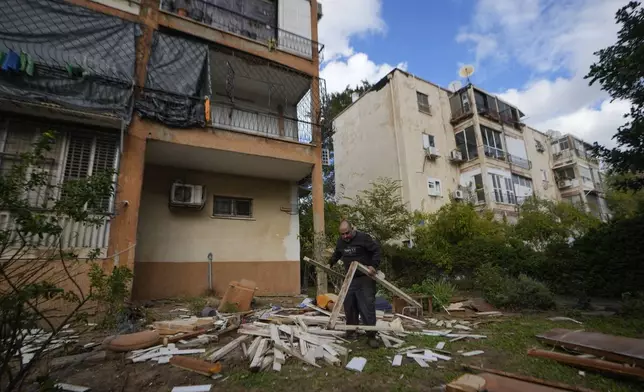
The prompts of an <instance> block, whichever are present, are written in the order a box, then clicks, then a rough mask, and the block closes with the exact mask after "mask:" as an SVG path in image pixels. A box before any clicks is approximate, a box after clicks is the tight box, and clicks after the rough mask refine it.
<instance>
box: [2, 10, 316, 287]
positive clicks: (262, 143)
mask: <svg viewBox="0 0 644 392" xmlns="http://www.w3.org/2000/svg"><path fill="white" fill-rule="evenodd" d="M9 3H11V4H7V5H5V7H3V8H4V10H3V11H2V16H3V20H4V22H3V27H0V51H2V52H3V53H5V54H7V53H8V54H10V55H11V56H14V55H18V58H21V57H24V58H25V59H27V58H29V59H30V60H29V62H31V64H32V65H31V67H32V69H31V71H30V72H28V71H27V70H28V69H29V68H25V67H21V66H20V65H19V63H18V67H17V68H16V69H9V70H8V69H7V68H6V67H3V68H2V70H1V71H0V117H1V120H2V121H0V124H2V128H1V130H0V140H1V141H2V143H0V152H1V153H2V161H0V164H1V165H2V166H3V167H2V169H4V170H6V169H7V168H8V167H9V165H10V162H11V159H12V158H15V159H18V154H19V153H20V152H21V151H25V150H26V149H28V148H30V146H31V143H33V141H34V139H35V138H36V137H37V136H38V135H39V134H40V133H41V132H42V131H43V130H55V131H57V133H58V135H59V136H58V137H57V139H56V140H57V141H56V145H55V148H54V149H52V151H51V176H52V180H51V181H52V184H54V183H60V182H64V181H66V180H69V179H74V178H85V177H87V176H91V175H92V173H94V172H97V171H100V170H102V169H105V168H110V169H113V170H115V172H116V173H117V174H116V176H115V188H116V193H115V195H114V197H113V198H112V200H109V201H106V203H105V208H104V210H103V212H102V213H103V214H105V215H106V217H107V220H106V223H105V224H104V225H103V226H102V227H78V225H74V222H70V224H69V225H66V226H65V230H66V232H65V235H64V236H63V237H64V241H65V243H64V247H66V248H74V249H76V250H78V251H79V252H80V253H81V254H82V252H83V251H89V250H90V249H94V248H99V249H100V250H101V257H102V258H103V260H104V261H103V266H104V267H105V268H109V267H110V266H112V265H122V266H127V267H129V268H130V269H132V270H133V271H134V276H135V277H134V282H133V293H132V295H133V298H135V299H154V298H168V297H176V296H195V295H202V294H204V293H205V292H207V291H214V292H216V293H218V294H221V293H223V292H224V291H225V290H226V288H227V287H228V284H229V282H230V281H232V280H240V279H248V280H253V281H255V282H256V283H257V287H258V294H260V295H261V294H265V295H268V294H270V295H281V294H284V295H288V294H299V292H300V254H299V252H300V245H299V221H298V209H297V205H298V182H300V181H301V180H302V179H304V178H311V182H312V194H313V204H314V211H315V212H316V213H315V219H316V222H315V226H316V228H318V229H321V230H323V227H324V221H323V219H324V217H323V195H322V167H321V166H322V155H321V143H320V128H319V111H320V99H319V97H320V94H321V92H322V90H323V89H324V81H323V80H321V79H320V78H319V62H320V55H321V50H322V46H321V45H320V44H318V42H317V24H318V20H319V19H320V18H321V16H322V14H321V7H318V3H317V2H316V1H308V0H280V1H274V0H245V1H236V2H217V1H204V0H161V1H159V0H141V1H140V2H133V1H128V0H93V1H92V0H66V1H63V0H28V1H24V0H11V1H9ZM43 21H45V22H44V23H43ZM43 35H44V36H46V37H47V36H48V37H49V38H47V39H44V40H43V41H42V42H41V41H38V37H42V36H43ZM16 37H18V38H16ZM34 42H36V44H34ZM5 59H6V57H5ZM3 65H4V64H3ZM10 68H11V67H10ZM34 197H35V198H38V197H39V196H38V195H34ZM0 224H2V225H3V226H2V227H3V228H7V227H10V225H11V224H12V218H11V216H10V215H9V214H4V215H3V214H2V212H0ZM1 256H2V255H0V258H1ZM86 283H87V282H86Z"/></svg>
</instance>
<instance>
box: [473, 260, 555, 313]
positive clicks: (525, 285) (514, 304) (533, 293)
mask: <svg viewBox="0 0 644 392" xmlns="http://www.w3.org/2000/svg"><path fill="white" fill-rule="evenodd" d="M475 282H476V286H477V288H479V289H480V290H481V291H482V292H483V296H484V298H485V299H486V300H487V301H488V302H490V303H491V304H492V305H494V306H496V307H499V308H506V309H540V310H545V309H551V308H553V307H554V306H555V301H554V297H553V295H552V293H551V292H550V290H549V289H548V287H547V286H546V285H544V284H543V283H541V282H539V281H536V280H534V279H532V278H530V277H528V276H527V275H524V274H521V275H519V277H518V278H514V277H512V276H510V275H508V274H507V273H506V272H505V271H504V270H503V269H502V268H501V267H499V266H495V265H492V264H484V265H483V266H481V267H480V268H479V269H478V270H477V273H476V278H475Z"/></svg>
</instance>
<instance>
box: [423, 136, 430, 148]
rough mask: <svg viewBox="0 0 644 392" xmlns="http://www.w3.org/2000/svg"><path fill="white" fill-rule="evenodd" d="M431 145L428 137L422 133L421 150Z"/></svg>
mask: <svg viewBox="0 0 644 392" xmlns="http://www.w3.org/2000/svg"><path fill="white" fill-rule="evenodd" d="M429 147H431V145H430V144H429V135H428V134H426V133H423V148H429Z"/></svg>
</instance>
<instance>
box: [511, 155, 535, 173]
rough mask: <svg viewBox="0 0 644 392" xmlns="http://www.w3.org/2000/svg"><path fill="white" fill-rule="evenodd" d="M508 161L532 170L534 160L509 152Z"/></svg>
mask: <svg viewBox="0 0 644 392" xmlns="http://www.w3.org/2000/svg"><path fill="white" fill-rule="evenodd" d="M508 161H509V162H510V163H512V164H513V165H515V166H518V167H520V168H522V169H526V170H530V169H531V168H532V162H531V161H530V160H528V159H525V158H521V157H518V156H516V155H512V154H508Z"/></svg>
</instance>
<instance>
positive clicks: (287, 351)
mask: <svg viewBox="0 0 644 392" xmlns="http://www.w3.org/2000/svg"><path fill="white" fill-rule="evenodd" d="M274 345H275V347H276V348H278V349H280V350H282V351H283V352H284V353H285V354H288V355H290V356H292V357H295V358H297V359H299V360H300V361H303V362H306V363H308V364H309V365H311V366H314V367H317V368H319V367H320V365H318V364H316V363H315V360H310V359H309V358H308V357H303V356H302V355H300V353H298V352H297V351H295V350H291V349H290V348H289V347H286V346H285V345H283V344H282V343H281V342H280V343H274Z"/></svg>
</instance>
